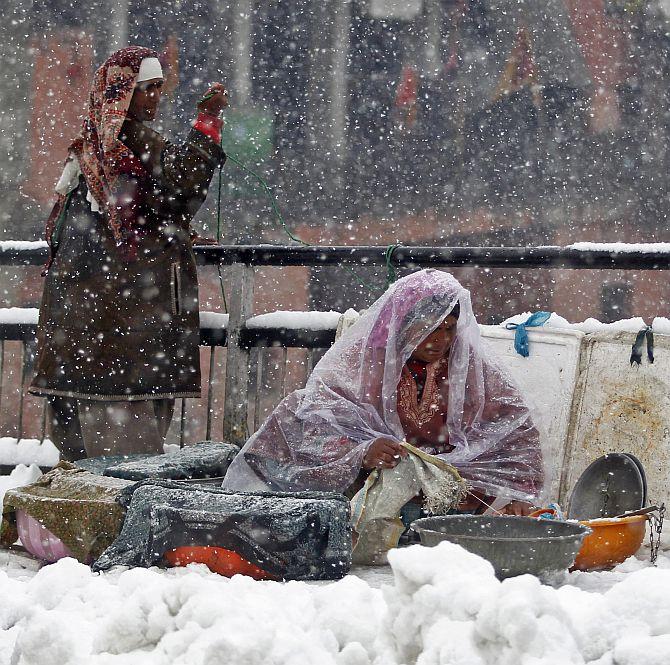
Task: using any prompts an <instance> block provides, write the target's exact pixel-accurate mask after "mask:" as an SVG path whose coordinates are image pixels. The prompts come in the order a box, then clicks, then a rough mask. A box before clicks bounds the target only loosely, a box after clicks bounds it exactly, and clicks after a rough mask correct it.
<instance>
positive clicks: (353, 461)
mask: <svg viewBox="0 0 670 665" xmlns="http://www.w3.org/2000/svg"><path fill="white" fill-rule="evenodd" d="M456 303H459V305H460V315H459V318H458V324H457V329H456V337H455V340H454V342H453V344H452V346H451V349H450V352H449V360H448V375H449V381H448V383H447V384H443V386H442V388H441V390H445V391H448V395H445V397H446V399H445V400H444V401H445V402H448V407H447V413H446V414H445V422H446V426H447V430H448V437H449V444H450V445H452V446H454V449H453V450H452V451H451V452H449V453H445V454H442V455H440V457H441V458H443V459H444V460H445V461H447V462H448V463H449V464H452V465H453V466H455V467H457V468H458V470H459V472H460V473H461V475H462V476H463V477H464V478H465V479H466V480H467V481H468V482H469V483H470V484H471V485H472V486H473V487H474V488H476V489H479V490H481V491H483V492H484V493H486V494H487V495H489V496H499V495H502V496H505V497H509V498H513V499H521V500H524V499H532V498H533V497H535V496H537V495H538V493H539V492H540V490H541V484H542V477H543V474H542V457H541V452H540V444H539V434H538V431H537V429H536V428H535V426H534V425H533V422H532V420H531V416H530V412H529V410H528V407H527V405H526V403H525V401H524V399H523V397H522V396H521V394H520V393H519V391H518V389H517V388H516V386H515V385H514V384H513V383H512V381H511V379H510V377H509V376H508V375H507V374H506V373H505V371H504V370H503V369H502V368H501V366H500V365H499V364H498V362H497V361H496V359H495V358H494V356H493V354H492V352H491V350H490V349H489V347H488V346H487V345H486V344H485V343H484V342H483V341H482V339H481V337H480V334H479V327H478V325H477V322H476V320H475V317H474V314H473V311H472V304H471V302H470V293H469V292H468V291H467V289H465V288H463V287H462V286H461V284H460V283H459V282H458V281H457V280H456V279H455V278H454V277H453V276H452V275H450V274H448V273H444V272H441V271H437V270H421V271H419V272H416V273H413V274H412V275H409V276H407V277H405V278H403V279H401V280H399V281H398V282H396V283H395V284H393V285H392V286H391V287H390V288H389V289H388V290H387V291H386V292H385V293H384V294H383V295H382V296H381V297H380V298H379V299H378V300H377V301H376V302H375V303H374V304H373V305H372V306H371V307H370V308H369V309H368V310H367V311H366V312H365V313H364V314H363V315H362V316H361V318H360V319H359V320H358V321H357V322H356V323H355V324H354V325H353V326H352V327H351V328H349V330H347V331H346V332H345V334H344V335H343V336H342V337H341V338H340V339H339V340H338V341H337V342H336V343H335V344H334V345H333V347H332V348H331V349H330V350H329V351H328V353H326V355H325V356H324V357H323V358H322V360H321V361H320V362H319V363H318V365H317V366H316V367H315V368H314V371H313V372H312V375H311V376H310V377H309V379H308V381H307V385H306V386H305V388H303V389H301V390H297V391H295V392H293V393H291V394H290V395H288V396H287V397H286V398H284V400H283V401H282V402H281V403H280V404H279V405H278V406H277V408H276V409H275V410H274V412H273V413H272V414H271V415H270V416H269V417H268V419H267V420H266V421H265V422H264V423H263V425H262V426H261V428H260V429H259V430H258V431H257V432H256V433H255V434H254V435H253V436H252V437H251V438H250V439H249V440H248V441H247V443H246V444H245V445H244V447H243V448H242V450H241V451H240V453H239V455H238V456H237V457H236V458H235V460H234V461H233V463H232V464H231V466H230V468H229V470H228V473H227V474H226V478H225V480H224V483H223V487H224V488H226V489H231V490H262V489H268V488H270V489H273V490H280V491H294V492H295V491H303V490H322V491H345V490H346V489H347V488H348V487H350V486H351V484H352V483H353V482H354V480H355V479H356V478H357V476H358V474H359V472H360V470H361V463H362V460H363V456H364V455H365V451H366V450H367V448H368V446H369V445H370V444H371V443H372V442H373V441H374V440H375V439H377V438H378V437H388V438H391V439H395V440H397V441H402V440H404V438H405V434H404V432H403V428H402V425H401V423H400V420H399V417H398V411H397V387H398V382H399V380H400V376H401V372H402V369H403V367H404V365H405V363H406V362H407V360H408V358H409V357H410V355H411V354H412V352H413V351H414V350H415V349H416V347H417V346H418V344H419V343H420V342H421V341H422V340H423V339H425V338H426V336H427V335H429V334H430V333H431V332H432V331H433V330H435V328H436V327H437V326H438V325H439V324H440V323H441V322H442V321H443V320H444V319H445V318H446V316H447V315H448V314H449V312H450V311H451V310H452V309H453V307H454V306H455V304H456Z"/></svg>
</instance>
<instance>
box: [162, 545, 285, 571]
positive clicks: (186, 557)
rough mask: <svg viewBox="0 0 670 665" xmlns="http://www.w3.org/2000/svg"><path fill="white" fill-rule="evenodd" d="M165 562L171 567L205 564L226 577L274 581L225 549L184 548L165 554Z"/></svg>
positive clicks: (204, 546) (207, 547)
mask: <svg viewBox="0 0 670 665" xmlns="http://www.w3.org/2000/svg"><path fill="white" fill-rule="evenodd" d="M164 556H165V561H166V562H167V563H168V565H170V566H187V565H188V564H189V563H204V564H205V565H206V566H207V567H208V568H209V569H210V570H211V571H212V572H213V573H218V574H219V575H223V576H224V577H232V576H233V575H247V576H248V577H253V578H254V579H255V580H271V579H274V578H273V577H272V576H271V575H269V574H268V573H266V572H265V571H264V570H262V569H261V568H259V567H258V566H256V565H254V564H253V563H251V562H249V561H247V560H246V559H243V558H242V557H241V556H240V555H239V554H237V552H233V551H232V550H226V549H224V548H223V547H212V546H209V545H203V546H191V545H189V546H184V547H177V548H176V549H174V550H170V551H169V552H166V553H165V555H164Z"/></svg>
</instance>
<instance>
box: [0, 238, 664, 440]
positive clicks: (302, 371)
mask: <svg viewBox="0 0 670 665" xmlns="http://www.w3.org/2000/svg"><path fill="white" fill-rule="evenodd" d="M195 254H196V258H197V260H198V263H199V264H200V265H225V266H229V268H228V270H229V271H231V272H230V273H229V278H230V279H231V281H232V283H233V284H234V285H235V289H234V290H231V292H230V293H229V298H228V306H229V320H228V324H227V326H226V328H225V329H224V328H203V329H202V330H201V345H202V346H203V347H208V348H209V356H208V358H206V359H205V363H204V365H203V366H204V368H206V369H205V372H204V374H206V376H207V383H206V385H207V388H206V395H205V400H204V403H205V409H206V418H205V424H204V436H205V437H206V438H210V437H211V436H212V435H213V434H215V435H218V431H219V427H218V424H219V419H220V420H221V423H220V425H221V429H220V431H221V436H222V437H223V439H224V440H228V441H232V442H234V443H238V444H239V443H242V442H243V441H244V440H245V438H246V437H247V436H248V433H249V431H253V430H254V429H256V428H257V427H258V424H259V423H260V421H261V419H262V418H263V417H264V416H265V415H266V414H267V413H269V411H270V410H271V408H272V407H273V406H274V405H275V404H276V402H277V401H279V399H281V398H282V397H283V396H284V394H285V393H286V391H287V390H288V389H289V388H292V387H296V386H297V385H299V384H300V382H301V381H304V378H305V377H306V376H307V375H308V373H309V372H310V371H311V368H312V366H313V364H314V362H315V360H316V359H317V356H318V354H319V353H321V352H322V351H323V349H326V348H328V346H330V344H332V342H333V340H334V338H335V330H334V329H332V330H331V329H328V330H318V331H315V330H310V329H307V328H297V327H292V328H289V327H272V326H255V327H253V328H250V327H248V326H247V322H248V321H249V319H250V318H251V317H252V316H253V301H254V270H255V268H256V267H260V266H277V267H280V266H305V267H319V266H329V265H330V266H332V265H341V264H346V265H359V266H387V267H394V268H399V267H403V268H421V267H435V268H441V267H456V266H460V267H463V266H471V267H480V268H508V269H509V268H523V269H527V268H568V269H591V270H592V269H627V270H633V269H634V270H668V269H670V251H669V250H668V249H667V248H666V247H665V246H663V245H659V246H657V247H654V246H651V245H649V246H647V245H644V246H641V245H630V246H628V247H626V246H623V245H618V244H617V245H612V246H606V245H605V246H601V247H586V248H583V249H582V248H575V247H555V246H546V247H408V246H393V247H374V246H373V247H361V246H355V247H321V246H308V247H304V246H279V245H249V246H245V245H233V246H203V247H196V248H195ZM46 258H47V249H46V246H45V244H44V243H0V265H4V266H29V265H41V264H43V263H44V262H45V261H46ZM0 340H3V341H2V353H1V354H0V375H1V374H2V370H3V367H4V362H5V352H4V351H5V348H4V347H5V343H11V342H12V341H15V342H20V343H22V345H23V349H22V351H21V354H22V362H21V366H22V369H21V372H20V374H21V378H20V388H19V390H20V394H21V405H20V407H19V410H18V413H17V418H18V428H17V429H18V433H19V435H22V433H23V429H24V428H23V422H24V404H23V402H24V396H25V385H26V380H27V376H28V374H29V370H30V366H31V357H32V356H31V354H32V349H33V348H34V340H35V326H34V325H33V324H21V323H19V324H7V323H6V324H0ZM222 346H226V347H227V349H226V353H225V358H224V357H223V356H222V354H221V352H220V348H221V347H222ZM290 349H302V350H303V351H302V354H303V355H302V357H301V358H302V359H298V360H296V361H295V362H294V365H293V367H294V368H297V370H296V371H293V375H292V383H291V382H290V381H287V367H288V365H289V363H288V360H289V350H290ZM274 356H277V357H276V359H275V360H268V359H269V358H272V357H274ZM224 364H225V372H224V379H223V383H224V386H223V389H222V387H221V385H220V383H221V381H219V380H218V379H217V376H216V375H217V371H218V370H219V369H220V368H221V367H223V365H224ZM263 387H266V388H267V387H269V388H270V392H271V393H272V396H271V397H270V398H268V399H266V398H265V397H264V396H262V394H261V393H262V391H261V388H263ZM221 394H223V397H221ZM2 396H3V395H2V391H1V386H0V402H1V400H2ZM250 396H253V399H250ZM189 402H190V400H182V403H181V409H180V415H181V417H180V419H179V425H178V427H179V435H178V440H179V441H180V443H183V442H184V440H185V438H186V429H187V423H188V420H189V411H190V409H191V408H192V407H190V406H189ZM221 403H222V404H223V406H222V408H220V407H221ZM42 422H43V427H42V436H43V435H44V431H45V430H44V428H45V421H44V416H43V415H42Z"/></svg>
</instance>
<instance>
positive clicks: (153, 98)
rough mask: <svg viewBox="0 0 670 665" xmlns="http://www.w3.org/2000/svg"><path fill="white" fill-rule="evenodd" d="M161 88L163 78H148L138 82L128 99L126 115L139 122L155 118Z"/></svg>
mask: <svg viewBox="0 0 670 665" xmlns="http://www.w3.org/2000/svg"><path fill="white" fill-rule="evenodd" d="M162 89H163V79H149V80H148V81H142V82H141V83H138V84H137V85H136V86H135V90H134V91H133V97H132V99H131V100H130V106H129V107H128V115H129V116H130V117H131V118H133V119H134V120H138V121H139V122H145V121H149V122H150V121H151V120H155V119H156V114H157V113H158V104H159V102H160V100H161V91H162Z"/></svg>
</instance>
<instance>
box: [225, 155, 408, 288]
mask: <svg viewBox="0 0 670 665" xmlns="http://www.w3.org/2000/svg"><path fill="white" fill-rule="evenodd" d="M221 147H223V144H222V146H221ZM226 156H227V157H228V159H230V161H231V162H233V164H236V165H237V166H238V167H239V168H241V169H242V170H243V171H244V172H245V173H247V174H248V175H250V176H252V177H253V178H254V179H255V180H256V181H257V182H258V184H259V185H260V186H261V187H262V189H263V192H264V193H265V195H266V196H267V198H268V200H269V201H270V205H271V207H272V212H273V213H274V215H275V217H276V218H277V219H278V220H279V223H280V224H281V227H282V229H283V230H284V232H285V233H286V235H287V236H288V237H289V238H290V239H291V240H293V242H297V243H299V244H300V245H302V246H303V247H315V246H316V245H311V244H310V243H308V242H305V241H304V240H303V239H302V238H299V237H298V236H296V235H295V234H294V233H293V232H292V231H291V229H290V228H289V226H288V224H287V223H286V221H285V220H284V217H283V216H282V214H281V211H280V210H279V206H278V205H277V201H276V199H275V197H274V194H273V193H272V190H271V189H270V187H268V184H267V183H266V182H265V180H264V179H263V178H261V176H259V175H258V173H256V172H255V171H253V170H252V169H250V168H249V167H248V166H246V165H244V164H242V162H240V160H239V159H237V158H236V157H234V156H233V155H231V154H229V153H228V154H227V155H226ZM221 168H222V167H221V166H220V167H219V193H218V202H217V207H216V214H217V219H216V225H217V240H219V241H220V235H221V233H220V230H221ZM396 247H397V245H390V246H389V249H387V251H386V253H387V257H386V265H387V275H391V274H393V275H394V277H393V280H392V281H389V277H388V276H387V287H388V286H389V285H390V284H392V283H393V282H394V281H395V280H396V279H397V278H396V277H395V269H394V268H393V266H392V265H391V259H392V257H393V252H394V251H395V249H396ZM391 248H393V249H391ZM341 267H342V268H344V269H345V270H347V271H348V272H349V273H350V274H351V275H352V276H353V277H354V279H355V280H356V281H357V282H358V283H359V284H360V285H361V286H363V287H365V288H366V289H368V291H370V293H372V294H377V293H378V291H379V287H376V286H374V285H373V284H370V283H369V282H367V281H366V280H364V279H363V278H362V277H360V276H359V275H357V274H356V272H355V271H354V270H353V268H351V267H350V266H346V265H343V266H341ZM222 294H223V291H222ZM224 299H225V296H224Z"/></svg>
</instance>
